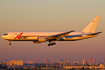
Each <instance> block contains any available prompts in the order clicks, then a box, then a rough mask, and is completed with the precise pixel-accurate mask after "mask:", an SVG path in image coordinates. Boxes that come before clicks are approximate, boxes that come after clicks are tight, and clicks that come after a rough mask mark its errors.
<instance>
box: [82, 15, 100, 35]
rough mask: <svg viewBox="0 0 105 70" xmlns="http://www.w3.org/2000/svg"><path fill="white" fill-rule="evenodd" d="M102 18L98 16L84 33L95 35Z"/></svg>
mask: <svg viewBox="0 0 105 70" xmlns="http://www.w3.org/2000/svg"><path fill="white" fill-rule="evenodd" d="M99 19H100V16H96V17H95V18H94V19H93V20H92V21H91V22H90V23H89V24H88V25H87V26H86V27H85V28H84V29H83V30H82V32H89V33H94V32H95V30H96V27H97V24H98V21H99Z"/></svg>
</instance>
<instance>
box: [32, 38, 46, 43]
mask: <svg viewBox="0 0 105 70" xmlns="http://www.w3.org/2000/svg"><path fill="white" fill-rule="evenodd" d="M41 42H46V38H45V37H38V39H37V40H35V41H33V43H41Z"/></svg>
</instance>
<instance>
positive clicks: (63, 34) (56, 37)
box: [47, 30, 74, 40]
mask: <svg viewBox="0 0 105 70" xmlns="http://www.w3.org/2000/svg"><path fill="white" fill-rule="evenodd" d="M71 32H74V30H72V31H68V32H64V33H61V34H57V35H52V36H48V37H47V39H48V40H51V39H56V40H57V39H58V37H60V38H62V37H64V36H67V35H68V34H69V33H71Z"/></svg>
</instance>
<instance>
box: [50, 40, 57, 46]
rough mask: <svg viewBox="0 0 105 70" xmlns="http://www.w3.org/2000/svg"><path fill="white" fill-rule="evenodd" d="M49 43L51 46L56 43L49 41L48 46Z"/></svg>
mask: <svg viewBox="0 0 105 70" xmlns="http://www.w3.org/2000/svg"><path fill="white" fill-rule="evenodd" d="M50 45H51V46H53V45H56V43H55V42H52V43H51V41H49V44H48V46H50Z"/></svg>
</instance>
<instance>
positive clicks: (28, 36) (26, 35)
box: [2, 31, 93, 41]
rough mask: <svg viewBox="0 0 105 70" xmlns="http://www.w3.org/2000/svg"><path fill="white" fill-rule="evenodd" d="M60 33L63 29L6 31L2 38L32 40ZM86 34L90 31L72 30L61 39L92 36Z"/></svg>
mask: <svg viewBox="0 0 105 70" xmlns="http://www.w3.org/2000/svg"><path fill="white" fill-rule="evenodd" d="M20 33H22V35H21V36H20V35H19V34H20ZM60 33H64V31H62V32H8V33H7V34H8V35H3V36H2V38H4V39H6V40H10V41H34V40H37V38H38V37H48V36H53V35H56V34H60ZM87 34H90V33H84V32H72V33H69V35H68V36H65V37H63V38H62V39H63V41H71V40H80V39H85V38H90V37H93V36H86V35H87ZM77 35H78V37H77ZM18 37H19V38H18ZM62 39H61V38H60V39H59V41H61V40H62Z"/></svg>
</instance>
